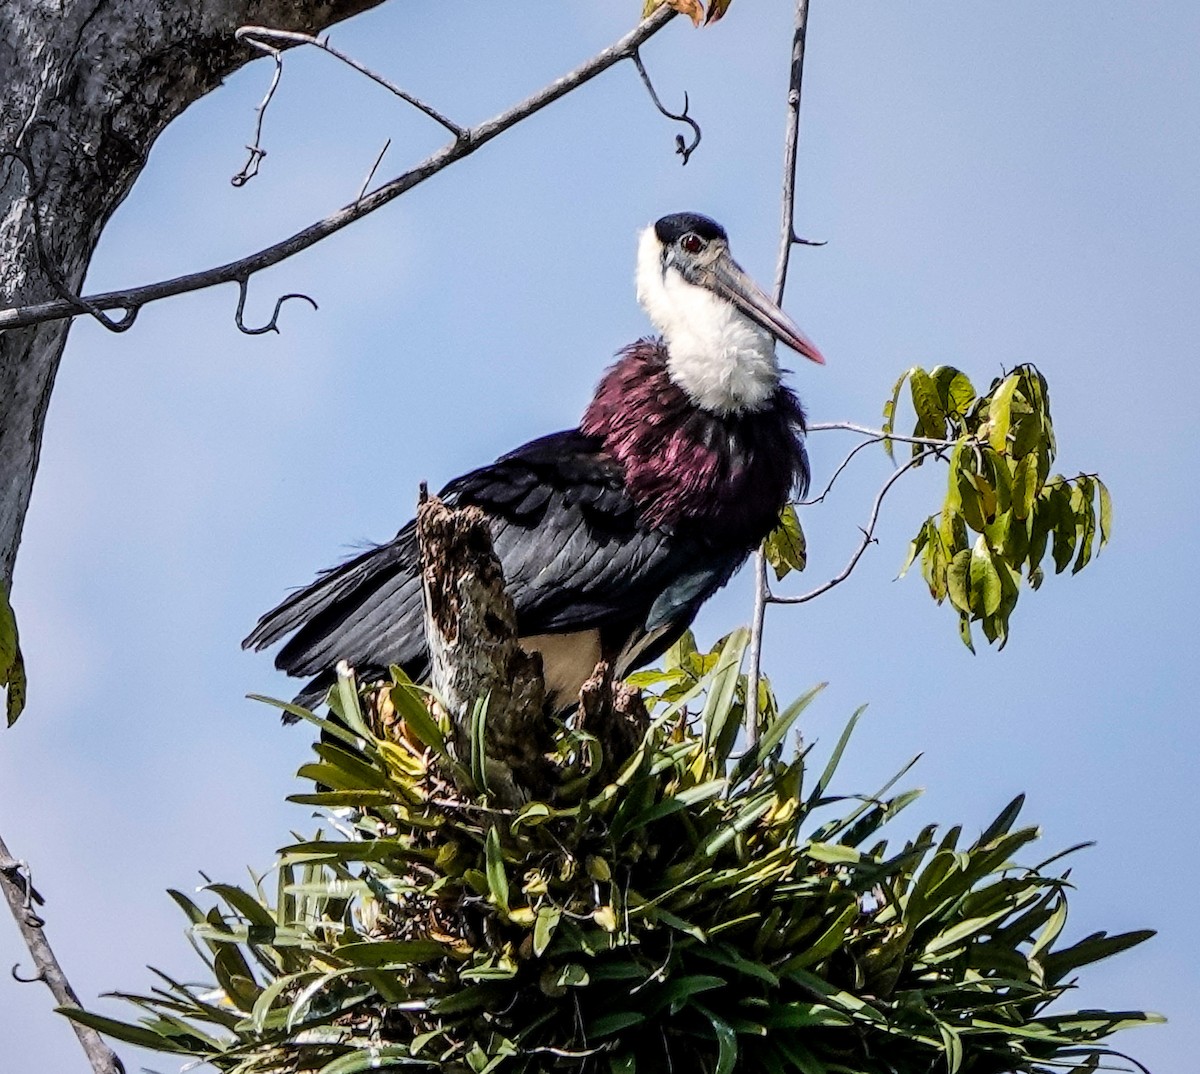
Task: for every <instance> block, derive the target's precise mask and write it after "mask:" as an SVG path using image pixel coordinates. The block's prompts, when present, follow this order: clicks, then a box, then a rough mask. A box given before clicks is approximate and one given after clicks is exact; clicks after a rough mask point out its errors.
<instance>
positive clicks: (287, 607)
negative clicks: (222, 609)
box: [242, 524, 417, 649]
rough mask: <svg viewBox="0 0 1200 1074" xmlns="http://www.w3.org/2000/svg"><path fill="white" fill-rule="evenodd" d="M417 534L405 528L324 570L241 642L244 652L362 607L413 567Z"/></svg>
mask: <svg viewBox="0 0 1200 1074" xmlns="http://www.w3.org/2000/svg"><path fill="white" fill-rule="evenodd" d="M416 553H417V549H416V531H415V529H414V528H413V526H412V525H411V524H410V525H408V526H406V527H405V528H404V529H402V530H401V531H400V532H399V533H398V534H397V535H396V537H395V539H394V540H392V541H390V542H388V543H387V544H381V545H376V546H375V547H374V548H370V549H368V550H367V551H366V552H363V553H362V554H361V555H358V556H355V557H354V559H351V560H348V561H347V562H346V563H343V564H342V565H341V566H340V567H334V568H333V569H332V570H328V571H325V572H323V573H322V574H321V575H320V576H319V577H318V578H317V580H316V581H315V582H313V583H312V584H311V585H308V586H306V587H305V588H304V589H301V590H298V591H297V592H295V593H293V594H292V595H291V596H290V597H288V598H287V599H286V600H285V601H283V602H282V603H281V604H280V605H278V607H275V608H272V609H271V611H269V612H267V613H266V615H264V616H263V617H262V618H261V619H260V620H259V621H258V624H257V625H256V626H255V628H254V629H253V630H252V631H251V632H250V634H249V635H247V637H246V638H245V640H244V641H243V642H242V648H243V649H265V648H267V647H268V646H270V645H274V644H275V643H276V642H277V641H279V640H280V639H281V638H284V637H286V636H287V635H288V634H292V633H294V632H296V631H298V630H300V629H302V628H305V627H315V626H317V623H318V621H322V620H328V619H329V618H330V617H331V613H332V616H333V617H336V618H344V616H345V613H346V611H347V610H349V609H348V608H347V607H346V606H347V605H350V606H358V605H361V604H362V603H363V602H364V601H365V600H366V598H367V597H368V596H369V595H370V594H371V593H372V592H374V591H375V590H376V589H377V588H378V587H379V586H381V585H383V584H384V583H385V582H387V581H388V580H389V579H390V578H393V577H394V576H395V574H396V573H397V571H401V570H403V571H410V572H411V571H415V569H416Z"/></svg>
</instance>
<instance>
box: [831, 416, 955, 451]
mask: <svg viewBox="0 0 1200 1074" xmlns="http://www.w3.org/2000/svg"><path fill="white" fill-rule="evenodd" d="M835 429H842V430H844V431H846V432H849V433H859V434H860V435H862V436H869V437H871V439H872V440H876V441H882V440H895V441H896V442H897V443H899V444H921V445H923V446H925V447H953V446H954V445H955V444H956V443H957V441H955V440H939V439H938V438H937V437H933V436H902V435H901V434H900V433H889V432H885V431H884V430H883V429H872V428H871V427H870V426H869V425H859V424H857V423H856V422H853V421H818V422H814V423H813V424H812V425H810V426H809V427H808V432H810V433H827V432H832V431H833V430H835Z"/></svg>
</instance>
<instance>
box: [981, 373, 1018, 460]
mask: <svg viewBox="0 0 1200 1074" xmlns="http://www.w3.org/2000/svg"><path fill="white" fill-rule="evenodd" d="M1019 379H1020V378H1019V377H1017V376H1016V375H1015V374H1014V375H1012V376H1010V377H1007V378H1006V379H1005V380H1004V383H1002V384H1001V385H1000V387H999V388H998V389H997V390H996V391H994V392H993V393H992V397H991V399H990V400H988V426H989V430H988V443H989V444H991V446H992V450H993V451H995V452H998V453H999V454H1001V455H1005V454H1007V453H1008V431H1009V429H1010V427H1011V426H1012V402H1013V393H1014V392H1015V391H1016V390H1017V384H1018V382H1019Z"/></svg>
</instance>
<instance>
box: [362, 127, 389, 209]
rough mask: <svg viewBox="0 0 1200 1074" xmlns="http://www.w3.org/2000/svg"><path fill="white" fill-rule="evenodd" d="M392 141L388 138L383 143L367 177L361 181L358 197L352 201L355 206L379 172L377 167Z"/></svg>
mask: <svg viewBox="0 0 1200 1074" xmlns="http://www.w3.org/2000/svg"><path fill="white" fill-rule="evenodd" d="M391 144H392V140H391V139H390V138H389V139H388V140H387V141H386V142H384V143H383V148H382V149H381V150H380V151H379V156H377V157H376V158H375V163H374V164H372V165H371V170H370V171H369V172H367V177H366V178H365V179H364V180H363V181H362V186H360V187H359V188H358V197H357V198H355V199H354V204H355V205H357V204H358V203H359V202H360V201H362V199H363V195H364V194H365V193H366V192H367V187H369V186H370V185H371V180H372V179H374V178H375V173H376V172H377V171H378V170H379V165H380V164H382V163H383V155H384V154H385V153H386V152H387V151H388V149H389V148H390V147H391Z"/></svg>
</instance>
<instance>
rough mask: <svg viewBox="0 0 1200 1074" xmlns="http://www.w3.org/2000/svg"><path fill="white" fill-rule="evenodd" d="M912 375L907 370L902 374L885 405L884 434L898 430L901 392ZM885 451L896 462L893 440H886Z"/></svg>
mask: <svg viewBox="0 0 1200 1074" xmlns="http://www.w3.org/2000/svg"><path fill="white" fill-rule="evenodd" d="M910 373H912V370H911V369H907V370H905V371H904V372H903V373H901V374H900V376H899V378H898V379H897V381H896V383H895V384H893V385H892V394H891V397H890V398H889V399H888V400H887V401H886V402H885V403H884V404H883V431H884V433H891V432H895V430H896V407H897V406H899V405H900V392H901V391H902V390H903V388H904V382H905V381H906V380H908V377H909V374H910ZM883 450H884V451H886V452H887V456H888V458H889V459H891V460H892V461H893V462H894V461H895V458H896V455H895V450H894V448H893V446H892V442H891V440H884V442H883Z"/></svg>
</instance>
